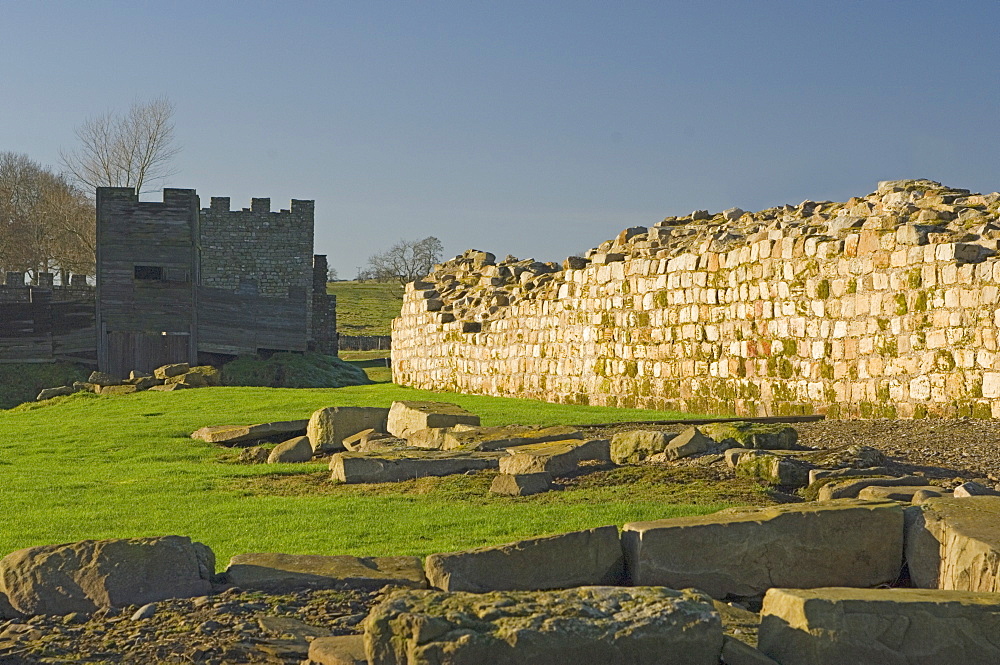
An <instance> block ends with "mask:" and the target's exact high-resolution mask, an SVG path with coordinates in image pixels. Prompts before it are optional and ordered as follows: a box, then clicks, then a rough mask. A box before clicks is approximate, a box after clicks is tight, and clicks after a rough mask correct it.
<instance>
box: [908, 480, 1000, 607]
mask: <svg viewBox="0 0 1000 665" xmlns="http://www.w3.org/2000/svg"><path fill="white" fill-rule="evenodd" d="M906 561H907V563H908V564H909V566H910V577H911V579H912V580H913V583H914V585H916V586H918V587H923V588H930V589H957V590H961V591H992V592H998V591H1000V497H995V496H971V497H965V498H960V499H955V498H942V499H928V500H926V501H924V502H923V503H921V504H920V505H919V506H913V507H910V508H907V512H906Z"/></svg>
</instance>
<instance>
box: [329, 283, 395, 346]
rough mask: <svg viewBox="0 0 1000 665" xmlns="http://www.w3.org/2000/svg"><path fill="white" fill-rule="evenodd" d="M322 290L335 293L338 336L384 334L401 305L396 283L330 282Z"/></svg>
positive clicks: (386, 332) (388, 330)
mask: <svg viewBox="0 0 1000 665" xmlns="http://www.w3.org/2000/svg"><path fill="white" fill-rule="evenodd" d="M326 292H327V293H332V294H333V295H335V296H337V332H339V333H340V334H341V335H388V334H390V332H391V330H390V327H389V326H390V324H391V322H392V320H393V319H394V318H396V317H397V316H399V310H400V308H401V307H402V306H403V285H402V284H399V283H397V282H330V283H328V284H327V285H326Z"/></svg>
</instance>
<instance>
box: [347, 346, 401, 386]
mask: <svg viewBox="0 0 1000 665" xmlns="http://www.w3.org/2000/svg"><path fill="white" fill-rule="evenodd" d="M388 358H389V352H388V351H341V352H340V359H341V360H344V361H346V362H348V363H350V364H352V365H354V366H355V367H358V368H360V369H361V370H362V371H364V373H365V374H366V375H367V376H368V380H369V381H372V382H374V383H392V368H391V367H390V366H389V363H388Z"/></svg>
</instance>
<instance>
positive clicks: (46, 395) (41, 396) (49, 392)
mask: <svg viewBox="0 0 1000 665" xmlns="http://www.w3.org/2000/svg"><path fill="white" fill-rule="evenodd" d="M75 392H79V391H78V390H77V389H76V388H75V387H73V386H58V387H56V388H43V389H42V391H41V392H39V393H38V397H36V398H35V401H37V402H41V401H43V400H47V399H52V398H53V397H63V396H64V395H72V394H73V393H75Z"/></svg>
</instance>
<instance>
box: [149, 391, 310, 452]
mask: <svg viewBox="0 0 1000 665" xmlns="http://www.w3.org/2000/svg"><path fill="white" fill-rule="evenodd" d="M181 385H183V384H172V385H170V386H153V388H173V387H176V386H181ZM150 390H152V388H150ZM308 424H309V421H308V420H281V421H276V422H273V423H261V424H259V425H212V426H211V427H202V428H201V429H199V430H196V431H194V432H192V433H191V438H192V439H200V440H202V441H207V442H208V443H219V444H222V445H224V446H235V445H239V444H242V443H247V442H250V441H260V440H262V439H275V440H284V439H288V438H289V437H292V436H302V435H304V434H305V433H306V426H307V425H308Z"/></svg>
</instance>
